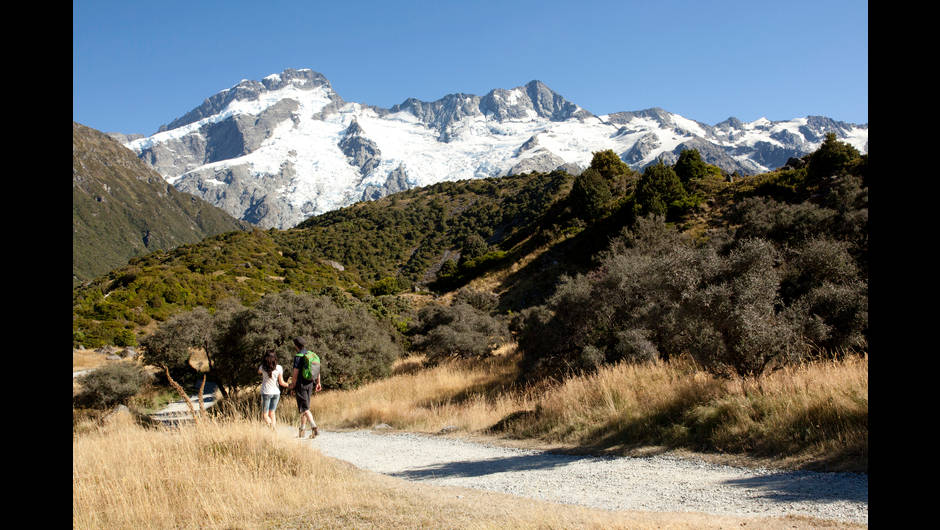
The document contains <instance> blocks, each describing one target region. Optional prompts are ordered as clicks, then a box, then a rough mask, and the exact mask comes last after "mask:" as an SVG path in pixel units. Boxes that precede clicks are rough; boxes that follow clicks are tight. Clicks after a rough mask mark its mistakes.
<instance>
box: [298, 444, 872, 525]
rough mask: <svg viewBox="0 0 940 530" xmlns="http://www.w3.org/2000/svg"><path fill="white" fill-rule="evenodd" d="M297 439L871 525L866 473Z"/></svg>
mask: <svg viewBox="0 0 940 530" xmlns="http://www.w3.org/2000/svg"><path fill="white" fill-rule="evenodd" d="M283 428H284V429H285V430H286V427H283ZM291 432H293V435H294V436H296V429H295V428H293V429H291ZM302 443H305V444H310V445H311V446H313V447H315V448H317V449H319V450H320V451H321V452H323V454H325V455H327V456H331V457H334V458H338V459H340V460H345V461H347V462H350V463H352V464H353V465H355V466H357V467H360V468H363V469H367V470H370V471H375V472H378V473H383V474H386V475H391V476H394V477H399V478H402V479H406V480H414V481H422V482H429V483H434V484H441V485H448V486H461V487H468V488H476V489H482V490H492V491H499V492H503V493H510V494H513V495H520V496H523V497H530V498H535V499H542V500H547V501H553V502H561V503H569V504H580V505H584V506H589V507H593V508H604V509H609V510H642V511H663V512H685V511H689V512H704V513H710V514H717V515H731V516H743V517H773V516H785V515H804V516H809V517H816V518H820V519H830V520H836V521H841V522H846V523H860V524H865V525H867V524H868V476H867V475H865V474H856V473H817V472H812V471H776V470H768V469H747V468H738V467H731V466H722V465H715V464H709V463H705V462H700V461H695V460H687V459H679V458H675V457H669V456H653V457H648V458H630V457H595V456H573V455H562V454H553V453H546V452H542V451H533V450H524V449H513V448H506V447H498V446H494V445H488V444H481V443H474V442H468V441H463V440H459V439H454V438H445V437H440V436H427V435H418V434H412V433H379V432H373V431H352V432H329V431H321V433H320V436H319V437H317V438H316V439H314V440H311V441H307V440H304V441H302Z"/></svg>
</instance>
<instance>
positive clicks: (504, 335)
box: [410, 300, 509, 364]
mask: <svg viewBox="0 0 940 530" xmlns="http://www.w3.org/2000/svg"><path fill="white" fill-rule="evenodd" d="M410 332H411V333H412V334H413V335H414V340H413V345H414V348H415V349H416V350H418V351H421V352H424V353H425V354H427V356H428V362H429V363H431V364H434V363H438V362H440V361H442V360H444V359H447V358H460V359H467V358H472V357H484V356H487V355H489V354H490V353H491V352H492V351H493V350H494V349H495V348H497V347H498V346H499V345H500V344H502V343H503V342H505V341H506V340H508V339H509V328H508V326H507V325H506V323H505V322H503V321H502V320H500V319H498V318H496V317H493V316H490V315H489V314H487V313H486V312H485V311H481V310H479V309H476V308H474V307H473V306H471V305H470V304H468V303H466V302H464V301H462V300H461V301H455V302H454V304H453V305H451V306H442V305H436V304H431V305H428V306H426V307H424V308H423V309H422V310H421V311H420V312H419V313H418V321H417V323H415V325H414V326H413V327H412V329H411V331H410Z"/></svg>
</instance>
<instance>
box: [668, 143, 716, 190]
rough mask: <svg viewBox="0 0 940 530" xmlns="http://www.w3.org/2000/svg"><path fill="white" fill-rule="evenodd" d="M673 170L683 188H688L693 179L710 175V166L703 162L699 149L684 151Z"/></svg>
mask: <svg viewBox="0 0 940 530" xmlns="http://www.w3.org/2000/svg"><path fill="white" fill-rule="evenodd" d="M672 168H673V170H674V171H675V172H676V176H678V177H679V181H680V182H682V185H683V186H688V184H689V182H691V181H692V179H701V178H704V177H705V176H706V175H708V164H706V163H705V162H704V161H702V155H701V154H700V153H699V152H698V149H683V150H682V152H681V153H679V159H678V160H676V163H675V164H673V166H672Z"/></svg>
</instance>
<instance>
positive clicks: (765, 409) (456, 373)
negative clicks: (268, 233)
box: [311, 347, 868, 472]
mask: <svg viewBox="0 0 940 530" xmlns="http://www.w3.org/2000/svg"><path fill="white" fill-rule="evenodd" d="M517 361H518V356H517V355H516V353H515V352H514V348H512V347H510V348H508V349H506V350H505V351H504V352H503V354H502V355H499V356H497V357H494V358H492V359H489V360H485V361H477V362H472V363H468V362H453V363H447V364H443V365H440V366H436V367H433V368H427V369H421V368H419V366H420V363H421V358H417V357H411V358H408V359H405V360H402V361H399V364H398V365H397V368H396V373H395V375H393V376H392V377H390V378H388V379H385V380H382V381H379V382H376V383H372V384H369V385H366V386H363V387H361V388H359V389H356V390H351V391H344V392H324V393H322V394H320V395H318V396H317V397H316V398H315V399H314V400H313V403H312V404H311V406H312V410H313V413H314V417H315V418H316V420H317V422H318V424H321V425H323V426H325V427H326V428H368V427H373V426H375V425H377V424H380V423H386V424H388V425H390V426H392V427H394V428H397V429H402V430H409V431H418V432H438V431H439V430H440V429H442V428H443V427H445V426H456V427H457V428H458V431H463V432H465V433H471V434H472V433H486V434H491V435H492V434H496V435H498V436H500V437H503V438H507V439H517V440H518V439H524V440H532V441H536V442H542V443H545V444H550V445H551V444H555V445H562V446H567V447H571V448H582V449H590V450H596V451H614V452H621V453H629V452H630V451H632V450H635V449H637V448H639V447H642V446H663V447H667V448H677V449H686V450H692V451H699V452H706V453H708V452H711V453H728V454H741V455H747V456H750V457H755V458H765V459H766V458H769V459H773V460H776V461H777V462H778V463H779V464H782V465H784V466H785V467H802V468H808V469H826V470H839V471H863V472H864V471H867V468H868V358H867V356H864V357H858V356H851V357H848V358H846V359H845V360H843V361H826V362H818V363H809V364H804V365H799V366H793V367H788V368H783V369H780V370H778V371H776V372H774V373H772V374H769V375H766V376H765V377H763V378H760V379H722V378H718V377H715V376H713V375H711V374H708V373H706V372H703V371H701V370H699V369H697V368H696V366H695V365H694V363H692V362H690V361H688V360H687V359H678V360H673V361H669V362H656V363H650V364H641V365H634V364H626V363H624V364H618V365H614V366H608V367H604V368H602V369H600V370H599V371H598V372H597V373H595V374H592V375H589V376H582V377H572V378H568V379H566V380H564V381H563V382H556V383H552V382H547V383H543V384H542V385H541V386H539V387H538V388H518V387H516V386H514V385H513V384H512V381H513V380H514V379H515V376H516V375H517V364H516V362H517Z"/></svg>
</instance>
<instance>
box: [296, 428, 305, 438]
mask: <svg viewBox="0 0 940 530" xmlns="http://www.w3.org/2000/svg"><path fill="white" fill-rule="evenodd" d="M297 437H298V438H303V437H304V428H303V427H300V429H298V430H297Z"/></svg>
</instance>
